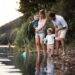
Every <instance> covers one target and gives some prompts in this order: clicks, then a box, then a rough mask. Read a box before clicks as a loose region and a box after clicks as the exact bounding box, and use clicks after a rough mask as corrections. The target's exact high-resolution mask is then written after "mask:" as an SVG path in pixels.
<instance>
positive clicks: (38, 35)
mask: <svg viewBox="0 0 75 75" xmlns="http://www.w3.org/2000/svg"><path fill="white" fill-rule="evenodd" d="M35 38H41V39H44V38H45V33H35Z"/></svg>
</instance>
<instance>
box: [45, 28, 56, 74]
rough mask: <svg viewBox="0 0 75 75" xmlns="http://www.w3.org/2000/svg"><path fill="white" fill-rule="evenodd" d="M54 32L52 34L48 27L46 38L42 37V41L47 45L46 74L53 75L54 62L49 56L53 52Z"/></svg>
mask: <svg viewBox="0 0 75 75" xmlns="http://www.w3.org/2000/svg"><path fill="white" fill-rule="evenodd" d="M54 38H55V34H53V29H52V28H48V30H47V35H46V38H45V39H44V43H45V44H46V45H47V74H48V75H54V74H53V73H54V64H53V62H52V61H53V60H51V58H52V57H51V56H52V55H53V52H54V41H55V39H54Z"/></svg>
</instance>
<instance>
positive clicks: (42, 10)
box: [39, 9, 46, 17]
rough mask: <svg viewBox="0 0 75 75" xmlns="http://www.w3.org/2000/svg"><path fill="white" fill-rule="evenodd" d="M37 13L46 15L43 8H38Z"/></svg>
mask: <svg viewBox="0 0 75 75" xmlns="http://www.w3.org/2000/svg"><path fill="white" fill-rule="evenodd" d="M39 13H40V14H42V15H43V16H44V17H46V14H45V10H44V9H41V10H39Z"/></svg>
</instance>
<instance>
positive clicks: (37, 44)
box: [35, 37, 40, 75]
mask: <svg viewBox="0 0 75 75" xmlns="http://www.w3.org/2000/svg"><path fill="white" fill-rule="evenodd" d="M35 43H36V51H37V56H36V74H35V75H39V72H40V39H39V37H38V38H35Z"/></svg>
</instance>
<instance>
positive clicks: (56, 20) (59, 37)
mask: <svg viewBox="0 0 75 75" xmlns="http://www.w3.org/2000/svg"><path fill="white" fill-rule="evenodd" d="M49 18H50V20H51V21H52V23H53V24H54V28H55V34H56V37H55V40H56V50H57V53H58V52H59V45H60V43H61V46H62V50H63V53H64V40H65V36H66V32H67V29H68V25H67V23H66V21H65V20H64V18H63V17H62V16H60V15H57V14H56V13H55V12H50V13H49ZM59 42H60V43H59Z"/></svg>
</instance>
